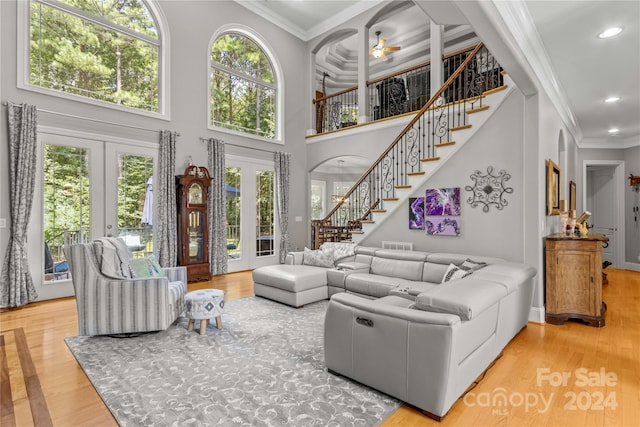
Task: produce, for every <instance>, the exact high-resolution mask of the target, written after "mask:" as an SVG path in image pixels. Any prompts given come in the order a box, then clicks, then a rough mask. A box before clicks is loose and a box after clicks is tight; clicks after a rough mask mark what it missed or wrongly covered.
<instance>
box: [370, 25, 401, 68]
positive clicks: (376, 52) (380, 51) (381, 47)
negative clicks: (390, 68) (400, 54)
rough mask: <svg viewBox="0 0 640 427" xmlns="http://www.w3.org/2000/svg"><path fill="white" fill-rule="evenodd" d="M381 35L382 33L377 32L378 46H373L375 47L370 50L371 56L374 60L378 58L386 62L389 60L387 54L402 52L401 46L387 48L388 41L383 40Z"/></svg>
mask: <svg viewBox="0 0 640 427" xmlns="http://www.w3.org/2000/svg"><path fill="white" fill-rule="evenodd" d="M380 34H381V31H376V37H377V41H376V44H375V45H373V47H372V48H371V49H370V51H369V56H373V57H374V58H378V59H382V60H383V61H386V60H387V59H388V58H387V55H385V52H393V51H396V50H400V46H386V47H385V43H386V42H387V40H385V39H381V38H380Z"/></svg>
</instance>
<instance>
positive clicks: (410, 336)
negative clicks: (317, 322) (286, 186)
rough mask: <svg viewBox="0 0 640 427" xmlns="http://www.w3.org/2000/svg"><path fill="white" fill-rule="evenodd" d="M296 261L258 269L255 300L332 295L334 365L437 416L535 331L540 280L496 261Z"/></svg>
mask: <svg viewBox="0 0 640 427" xmlns="http://www.w3.org/2000/svg"><path fill="white" fill-rule="evenodd" d="M287 260H288V261H287V262H288V263H289V264H284V265H278V266H269V267H261V268H258V269H256V270H254V273H253V277H254V286H255V293H256V295H261V296H264V297H267V298H271V299H276V300H278V301H281V302H285V303H287V304H290V305H294V306H299V305H301V304H300V303H302V304H307V303H310V302H313V301H315V300H320V299H324V298H327V297H330V298H331V300H330V302H329V307H328V309H327V313H326V317H325V329H324V343H325V363H326V366H327V368H328V369H329V370H330V371H332V372H334V373H337V374H340V375H344V376H346V377H349V378H352V379H354V380H356V381H359V382H361V383H363V384H366V385H369V386H371V387H373V388H375V389H378V390H380V391H382V392H384V393H387V394H389V395H391V396H394V397H396V398H398V399H400V400H403V401H404V402H407V403H409V404H411V405H414V406H416V407H418V408H420V409H421V410H422V411H424V412H425V413H426V414H427V415H429V416H430V417H432V418H434V419H437V420H440V419H442V417H444V416H445V415H446V414H447V412H448V411H449V409H450V408H451V406H452V405H453V404H454V403H455V402H456V400H458V399H459V398H460V397H461V396H462V395H463V394H464V392H465V390H467V389H468V387H469V386H470V385H471V384H472V383H473V382H474V381H475V380H476V379H477V378H478V377H479V376H480V375H481V374H482V373H483V372H484V371H485V370H486V369H488V367H489V366H490V365H491V363H492V362H493V361H494V360H495V359H496V358H497V357H498V356H499V355H500V353H501V352H502V350H503V349H504V347H505V346H506V345H507V344H508V343H509V341H510V340H511V339H512V338H513V337H514V336H515V335H516V334H517V333H518V332H519V331H520V330H521V329H522V328H524V327H525V326H526V324H527V320H528V316H529V309H530V306H531V301H532V297H533V278H534V276H535V275H536V270H535V269H534V268H532V267H530V266H527V265H525V264H519V263H511V262H506V261H504V260H501V259H496V258H488V257H480V256H470V255H462V254H447V253H427V252H420V251H398V250H388V249H380V248H370V247H355V253H354V255H353V256H350V257H348V258H343V259H341V260H339V261H338V262H336V265H334V266H333V267H318V266H312V265H305V264H304V256H303V254H301V253H291V254H289V256H288V258H287ZM461 276H465V277H461ZM447 279H449V280H447Z"/></svg>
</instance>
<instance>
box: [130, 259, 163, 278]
mask: <svg viewBox="0 0 640 427" xmlns="http://www.w3.org/2000/svg"><path fill="white" fill-rule="evenodd" d="M129 266H130V267H131V277H132V278H134V279H137V278H139V277H167V274H166V273H165V271H164V270H163V269H162V267H160V264H159V263H158V260H157V259H156V257H155V256H153V255H149V256H147V257H144V258H133V259H132V260H131V261H130V263H129Z"/></svg>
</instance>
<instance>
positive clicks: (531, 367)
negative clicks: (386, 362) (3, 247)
mask: <svg viewBox="0 0 640 427" xmlns="http://www.w3.org/2000/svg"><path fill="white" fill-rule="evenodd" d="M606 271H607V273H608V278H609V285H606V286H605V287H604V300H605V301H606V303H607V306H608V311H607V313H606V316H605V320H606V326H605V327H603V328H593V327H589V326H585V325H583V324H581V323H577V322H569V323H567V324H565V325H562V326H554V325H541V324H536V323H529V325H528V326H527V328H526V329H524V330H523V331H522V332H521V333H520V334H519V335H518V336H517V337H516V338H515V339H514V340H513V341H512V342H511V343H510V344H509V345H508V346H507V348H506V349H505V351H504V354H503V356H502V357H501V358H499V359H498V360H497V361H496V363H495V365H494V366H493V367H492V368H491V369H490V370H489V371H488V372H487V374H486V376H485V377H484V378H483V379H482V380H481V381H480V382H479V384H478V386H477V387H475V388H474V389H473V390H471V391H470V392H469V393H468V394H467V395H466V397H465V398H463V399H460V400H459V401H458V402H456V403H455V404H454V406H453V407H452V409H451V410H450V412H449V414H448V415H447V416H446V418H445V419H444V420H443V421H442V422H441V423H438V422H435V421H433V420H431V419H429V418H427V417H426V416H424V415H422V414H421V413H420V412H419V411H417V410H415V409H414V408H411V407H409V406H407V405H405V406H403V407H401V408H400V409H399V410H398V411H396V412H395V413H394V414H392V415H391V416H390V417H389V418H388V419H387V420H386V421H385V422H384V423H383V426H387V427H389V426H403V427H407V426H429V425H441V426H450V425H455V426H467V425H468V426H471V425H474V426H477V425H487V426H489V425H491V426H494V425H499V426H526V425H530V426H625V427H627V426H630V427H631V426H639V425H640V273H635V272H630V271H626V270H615V269H612V268H608V269H607V270H606ZM206 287H214V288H218V289H222V290H224V291H225V292H226V298H227V300H230V299H237V298H243V297H247V296H251V295H253V285H252V282H251V275H250V272H242V273H233V274H227V275H224V276H221V277H216V278H214V279H213V280H212V281H211V282H203V283H198V284H191V285H189V290H195V289H200V288H206ZM76 322H77V319H76V307H75V300H74V299H73V298H66V299H61V300H55V301H44V302H39V303H34V304H30V305H28V306H26V307H24V308H21V309H15V310H4V311H3V312H2V313H1V314H0V379H1V381H2V384H1V386H0V403H1V406H0V411H1V413H0V425H2V426H3V427H4V426H12V425H17V426H20V427H22V426H30V425H35V426H38V427H41V426H48V425H54V426H116V425H117V423H116V422H115V420H114V419H113V417H112V416H111V414H110V412H109V410H108V409H107V407H106V406H105V405H104V404H103V402H102V400H101V399H100V397H99V396H98V394H97V393H96V391H95V390H94V388H93V386H92V385H91V383H90V382H89V380H88V379H87V377H86V376H85V374H84V372H83V371H82V369H80V367H79V365H78V364H77V363H76V361H75V359H74V357H73V355H72V354H71V352H70V351H69V350H68V349H67V347H66V345H65V344H64V341H63V339H64V338H65V337H67V336H72V335H76V334H77V325H76ZM424 363H425V364H428V363H429V361H428V360H425V361H424ZM381 368H383V367H381ZM563 376H564V378H566V380H565V381H564V382H563V381H562V378H563ZM556 381H557V382H556ZM583 382H587V383H588V384H587V385H585V386H582V383H583ZM500 397H504V398H505V399H506V404H503V405H500V402H501V400H500Z"/></svg>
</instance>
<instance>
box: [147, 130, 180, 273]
mask: <svg viewBox="0 0 640 427" xmlns="http://www.w3.org/2000/svg"><path fill="white" fill-rule="evenodd" d="M177 135H178V134H177V133H176V132H170V131H168V130H163V131H161V132H160V159H159V162H158V173H157V177H158V179H157V183H156V185H155V188H154V189H153V192H154V199H155V200H156V201H157V202H156V203H157V205H158V211H157V212H158V213H157V215H158V218H157V225H156V256H157V257H158V262H160V265H161V266H162V267H175V266H176V265H177V260H178V238H177V233H178V225H177V222H178V219H177V212H176V178H175V174H176V137H177ZM154 224H155V219H154Z"/></svg>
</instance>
